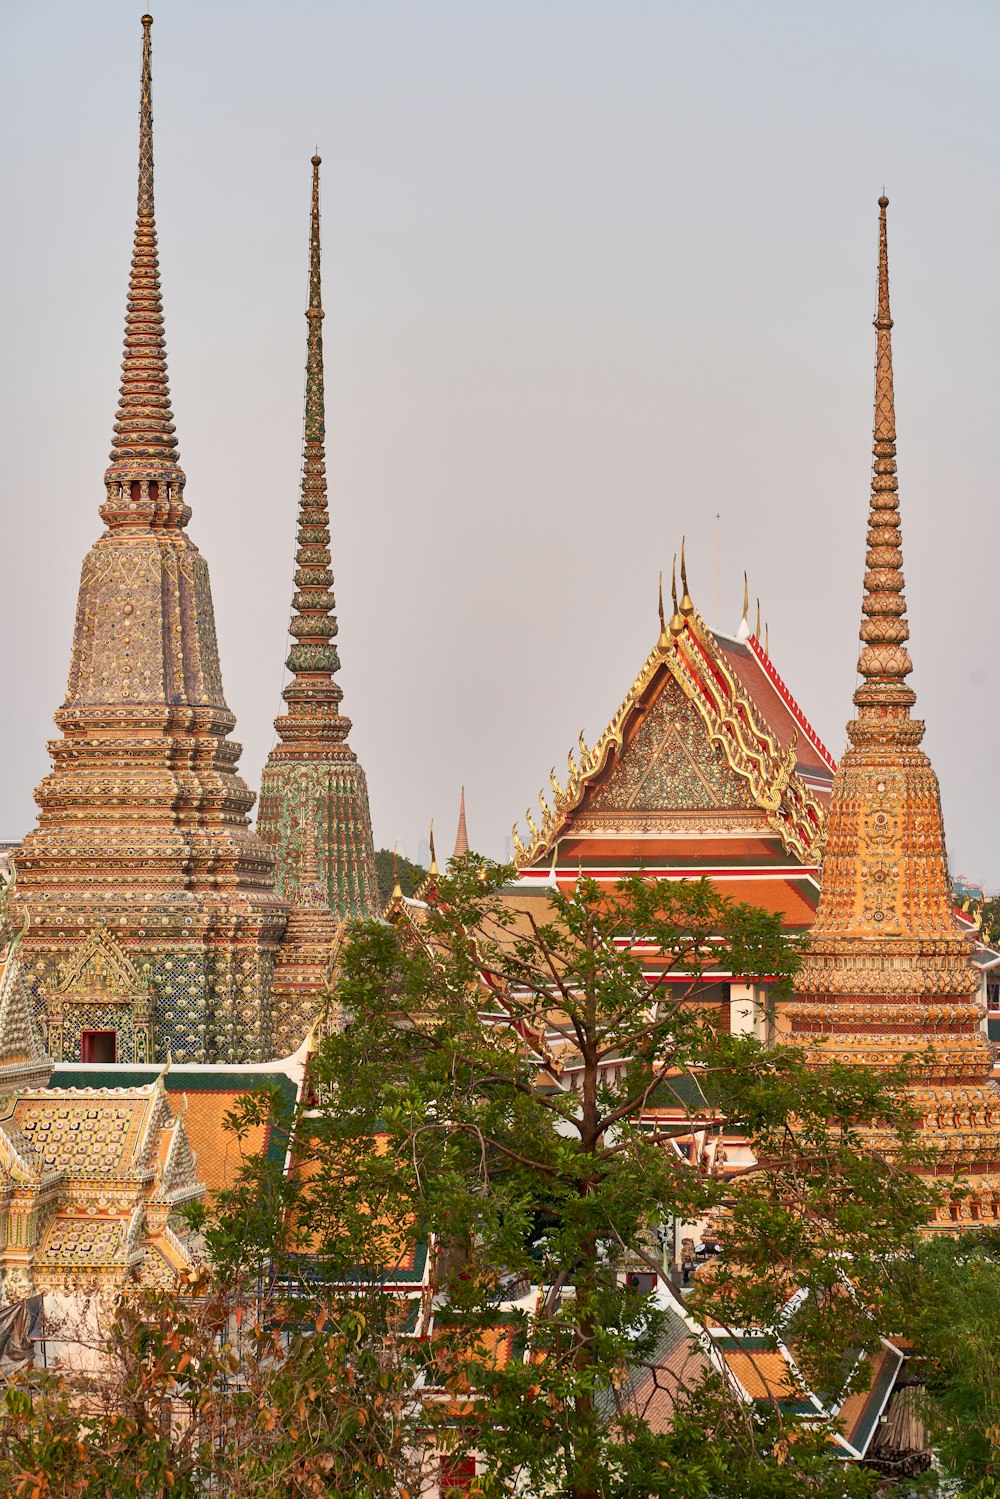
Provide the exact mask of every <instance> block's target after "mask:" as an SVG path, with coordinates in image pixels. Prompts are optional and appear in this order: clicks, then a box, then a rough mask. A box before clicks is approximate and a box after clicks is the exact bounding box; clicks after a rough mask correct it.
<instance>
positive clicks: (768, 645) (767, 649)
mask: <svg viewBox="0 0 1000 1499" xmlns="http://www.w3.org/2000/svg"><path fill="white" fill-rule="evenodd" d="M770 654H771V641H770V635H769V632H768V626H767V620H765V621H764V655H765V656H769V655H770Z"/></svg>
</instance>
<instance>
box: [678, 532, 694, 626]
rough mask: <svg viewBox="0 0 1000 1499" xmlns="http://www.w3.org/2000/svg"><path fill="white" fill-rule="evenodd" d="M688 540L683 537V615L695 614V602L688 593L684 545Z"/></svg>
mask: <svg viewBox="0 0 1000 1499" xmlns="http://www.w3.org/2000/svg"><path fill="white" fill-rule="evenodd" d="M685 540H686V538H685V537H683V536H682V537H681V613H682V614H683V615H688V614H693V613H694V600H693V599H692V597H691V595H690V593H688V579H687V563H686V561H685V560H684V543H685Z"/></svg>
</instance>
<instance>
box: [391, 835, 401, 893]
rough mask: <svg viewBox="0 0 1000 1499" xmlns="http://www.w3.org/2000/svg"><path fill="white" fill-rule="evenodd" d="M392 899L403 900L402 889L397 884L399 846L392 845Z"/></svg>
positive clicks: (396, 844)
mask: <svg viewBox="0 0 1000 1499" xmlns="http://www.w3.org/2000/svg"><path fill="white" fill-rule="evenodd" d="M392 899H393V900H402V899H403V887H402V885H401V884H400V883H399V844H398V843H394V844H393V845H392Z"/></svg>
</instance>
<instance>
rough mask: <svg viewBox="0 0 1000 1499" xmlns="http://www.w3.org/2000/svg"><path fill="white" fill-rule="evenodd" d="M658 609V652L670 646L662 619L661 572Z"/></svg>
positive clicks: (661, 576) (668, 634)
mask: <svg viewBox="0 0 1000 1499" xmlns="http://www.w3.org/2000/svg"><path fill="white" fill-rule="evenodd" d="M659 608H660V638H659V640H658V641H657V645H658V646H659V647H660V650H661V651H662V650H665V649H666V647H667V646H668V645H669V644H670V632H669V631H668V629H667V622H666V620H665V619H664V617H663V573H662V571H661V573H660V598H659Z"/></svg>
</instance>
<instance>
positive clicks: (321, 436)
mask: <svg viewBox="0 0 1000 1499" xmlns="http://www.w3.org/2000/svg"><path fill="white" fill-rule="evenodd" d="M320 165H321V161H320V157H318V156H314V157H313V158H312V207H311V212H310V222H309V306H308V308H307V309H306V323H307V327H308V333H307V337H306V403H305V404H306V410H305V440H304V445H303V453H302V487H301V494H300V499H299V515H298V536H297V541H298V546H297V550H296V553H295V592H294V593H293V595H292V619H291V623H290V624H289V626H288V629H289V633H290V634H291V635H292V636H293V637H294V640H295V644H294V645H293V646H292V648H291V651H290V652H289V655H288V660H287V663H286V665H287V666H288V669H289V671H290V672H291V673H292V677H293V680H292V681H291V682H289V684H288V686H287V687H286V688H285V690H284V693H283V696H284V699H285V701H286V703H288V705H289V715H288V718H286V719H279V720H278V722H277V729H278V732H279V734H280V735H281V737H282V738H283V739H284V738H287V737H288V735H289V733H290V732H291V733H298V732H299V731H300V729H301V725H300V724H299V723H297V722H296V721H295V720H296V717H297V710H298V711H299V712H302V713H308V714H309V716H310V717H311V718H316V719H321V720H322V737H323V739H325V740H327V741H331V740H332V741H343V740H346V738H347V736H348V734H349V732H350V728H351V724H350V720H349V719H347V718H344V717H343V716H342V715H341V714H340V712H339V705H340V701H341V699H342V697H343V693H342V691H341V689H340V687H339V686H338V685H337V683H336V682H334V680H333V676H334V673H335V672H337V671H339V669H340V657H339V656H338V654H337V647H336V646H335V645H334V643H333V642H334V638H335V636H336V634H337V620H336V617H335V615H334V607H335V600H334V596H333V593H332V591H331V590H332V588H333V573H332V572H331V571H330V550H329V548H330V507H329V502H328V499H327V490H326V417H325V397H324V386H323V298H322V291H321V284H320V236H319V169H320ZM319 728H320V724H319V723H314V724H313V725H312V731H313V732H314V733H315V732H316V730H317V729H319Z"/></svg>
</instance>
